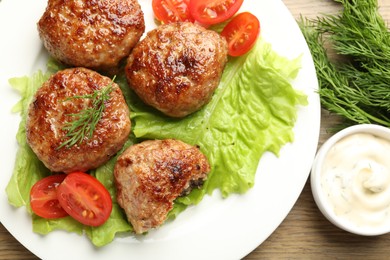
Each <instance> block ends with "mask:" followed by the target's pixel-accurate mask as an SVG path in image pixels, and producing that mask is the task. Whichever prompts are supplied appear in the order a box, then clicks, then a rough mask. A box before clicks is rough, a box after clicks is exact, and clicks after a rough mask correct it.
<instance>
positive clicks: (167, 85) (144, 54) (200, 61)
mask: <svg viewBox="0 0 390 260" xmlns="http://www.w3.org/2000/svg"><path fill="white" fill-rule="evenodd" d="M226 62H227V43H226V40H225V39H224V38H223V37H221V36H220V35H219V34H218V33H216V32H214V31H210V30H207V29H205V28H203V27H201V26H199V25H196V24H193V23H190V22H183V23H172V24H165V25H160V26H159V27H158V28H156V29H154V30H152V31H150V32H148V34H147V35H146V37H145V38H144V39H143V40H142V41H140V42H139V43H138V44H137V45H136V47H134V49H133V51H132V52H131V54H130V56H129V58H128V60H127V65H126V68H125V71H126V76H127V80H128V83H129V85H130V87H131V88H132V89H133V90H134V91H135V92H136V93H137V95H138V96H139V97H140V98H141V99H142V100H143V101H144V102H145V103H146V104H148V105H150V106H153V107H155V108H156V109H158V110H160V111H161V112H163V113H165V114H166V115H169V116H171V117H184V116H186V115H188V114H191V113H193V112H195V111H197V110H199V109H200V108H201V107H202V106H203V105H205V104H206V103H208V102H209V101H210V99H211V96H212V94H213V92H214V90H215V89H216V88H217V87H218V84H219V81H220V78H221V75H222V72H223V69H224V67H225V64H226Z"/></svg>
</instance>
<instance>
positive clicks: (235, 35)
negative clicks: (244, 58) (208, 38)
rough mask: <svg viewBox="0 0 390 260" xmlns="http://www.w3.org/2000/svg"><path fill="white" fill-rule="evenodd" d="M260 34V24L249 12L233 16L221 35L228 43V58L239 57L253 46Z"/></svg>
mask: <svg viewBox="0 0 390 260" xmlns="http://www.w3.org/2000/svg"><path fill="white" fill-rule="evenodd" d="M259 33H260V22H259V20H258V19H257V17H256V16H254V15H253V14H251V13H249V12H244V13H240V14H238V15H237V16H235V17H234V18H233V19H232V20H231V21H230V22H229V23H228V24H227V25H226V26H225V28H224V29H223V30H222V32H221V35H222V36H223V37H225V38H226V40H227V42H228V49H229V50H228V52H229V55H230V56H241V55H243V54H245V53H247V52H248V51H249V50H250V49H251V48H252V47H253V45H254V44H255V42H256V39H257V37H258V36H259Z"/></svg>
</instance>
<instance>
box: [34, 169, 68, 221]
mask: <svg viewBox="0 0 390 260" xmlns="http://www.w3.org/2000/svg"><path fill="white" fill-rule="evenodd" d="M65 177H66V175H65V174H56V175H50V176H48V177H45V178H43V179H41V180H39V181H38V182H36V183H35V184H34V185H33V186H32V188H31V190H30V205H31V209H32V211H33V212H34V213H35V214H36V215H38V216H40V217H43V218H47V219H56V218H62V217H65V216H68V213H67V212H66V211H65V210H64V209H63V208H62V207H61V205H60V203H59V201H58V199H57V189H58V186H59V185H60V184H61V183H62V182H63V180H64V179H65Z"/></svg>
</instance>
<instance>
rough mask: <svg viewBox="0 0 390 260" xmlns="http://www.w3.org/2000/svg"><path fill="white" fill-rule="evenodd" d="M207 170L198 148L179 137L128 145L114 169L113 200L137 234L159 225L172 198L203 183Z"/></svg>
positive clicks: (205, 162)
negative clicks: (177, 138)
mask: <svg viewBox="0 0 390 260" xmlns="http://www.w3.org/2000/svg"><path fill="white" fill-rule="evenodd" d="M209 171H210V165H209V163H208V160H207V158H206V156H205V155H204V154H203V153H201V152H200V150H199V149H198V148H197V147H195V146H191V145H189V144H186V143H184V142H182V141H179V140H174V139H166V140H148V141H144V142H142V143H139V144H136V145H133V146H130V147H129V148H127V150H126V151H125V152H124V153H123V154H121V155H120V156H119V158H118V160H117V163H116V165H115V169H114V177H115V184H116V188H117V201H118V203H119V205H120V206H121V207H122V208H123V209H124V211H125V213H126V215H127V218H128V220H129V222H130V223H131V224H132V225H133V227H134V231H135V232H136V233H137V234H140V233H144V232H146V231H148V230H149V229H152V228H155V227H157V226H159V225H161V224H162V223H163V222H164V221H165V219H166V217H167V214H168V212H169V211H170V210H171V209H172V207H173V201H174V200H175V199H176V198H177V197H178V196H180V195H184V194H186V193H188V192H189V191H190V190H191V188H192V187H194V186H197V187H199V186H200V185H202V184H203V181H204V180H205V179H206V178H207V174H208V172H209Z"/></svg>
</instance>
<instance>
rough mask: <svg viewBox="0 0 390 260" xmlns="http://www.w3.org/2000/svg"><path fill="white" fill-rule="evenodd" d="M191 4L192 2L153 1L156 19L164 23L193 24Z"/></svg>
mask: <svg viewBox="0 0 390 260" xmlns="http://www.w3.org/2000/svg"><path fill="white" fill-rule="evenodd" d="M189 3H190V0H153V1H152V7H153V12H154V15H155V16H156V18H157V19H158V20H159V21H161V22H163V23H172V22H185V21H188V22H193V21H194V19H193V18H192V16H191V14H190V10H189V9H188V5H189Z"/></svg>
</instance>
